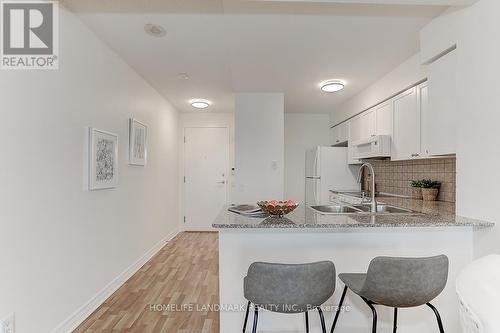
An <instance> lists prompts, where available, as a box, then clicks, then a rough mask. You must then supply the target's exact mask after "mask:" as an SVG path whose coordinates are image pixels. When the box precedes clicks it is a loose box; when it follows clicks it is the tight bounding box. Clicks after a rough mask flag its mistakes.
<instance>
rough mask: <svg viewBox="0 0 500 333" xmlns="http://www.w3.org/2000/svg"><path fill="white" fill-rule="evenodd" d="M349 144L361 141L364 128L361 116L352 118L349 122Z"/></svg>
mask: <svg viewBox="0 0 500 333" xmlns="http://www.w3.org/2000/svg"><path fill="white" fill-rule="evenodd" d="M349 125H350V126H349V127H350V131H349V143H351V142H354V141H357V140H359V139H363V134H364V126H363V115H362V114H360V115H358V116H356V117H354V118H352V119H351V120H350V122H349Z"/></svg>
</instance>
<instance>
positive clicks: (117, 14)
mask: <svg viewBox="0 0 500 333" xmlns="http://www.w3.org/2000/svg"><path fill="white" fill-rule="evenodd" d="M344 1H345V0H344ZM416 1H423V0H416ZM429 1H431V0H429ZM436 1H437V0H435V1H434V2H436ZM65 4H66V5H67V6H69V7H70V8H71V9H72V10H74V11H76V12H78V13H79V15H80V16H81V18H82V19H83V21H84V22H85V23H86V24H87V25H88V26H90V27H91V29H93V30H94V31H95V32H96V33H97V34H98V35H99V36H100V37H101V38H102V39H103V40H104V41H105V42H106V43H107V44H109V45H110V46H111V47H112V48H113V49H114V50H115V51H116V52H117V53H118V54H119V55H120V56H122V57H123V58H124V59H125V60H126V61H127V62H128V63H129V64H130V65H131V66H132V67H133V68H135V69H136V70H137V72H138V73H139V74H141V75H142V76H143V77H144V78H145V79H146V80H147V81H148V82H149V83H150V84H151V85H152V86H153V87H155V88H156V89H157V90H158V91H159V92H160V93H161V94H163V95H164V96H165V97H166V98H167V99H168V100H169V101H170V102H172V104H174V106H175V107H176V108H177V109H179V110H181V111H194V110H193V108H192V107H191V106H190V105H189V103H188V100H189V99H192V98H206V99H209V100H211V101H213V105H212V106H211V107H210V108H209V109H208V110H211V111H212V112H232V111H233V110H234V93H235V92H284V93H285V111H286V112H311V113H329V112H330V111H332V109H333V108H334V107H335V106H336V105H339V104H340V103H342V102H344V101H346V99H348V98H350V97H352V96H354V95H355V94H357V93H359V92H360V91H361V90H362V89H364V88H365V87H367V86H368V85H369V84H371V83H372V82H374V81H375V80H377V79H378V78H380V77H381V76H383V75H384V74H385V73H387V72H388V71H389V70H391V69H392V68H394V67H396V66H397V65H398V64H400V63H401V62H403V61H404V60H406V59H407V58H409V57H410V56H412V55H413V54H415V53H416V52H418V49H419V41H418V33H419V30H420V29H421V28H422V27H423V26H424V25H425V24H426V23H427V22H429V21H430V20H431V19H432V18H433V17H435V16H437V15H438V14H439V13H441V12H442V11H443V10H444V9H445V8H446V7H441V6H401V5H396V6H394V5H352V4H350V5H346V4H332V3H311V4H309V3H297V2H294V3H282V2H276V1H269V2H260V1H244V0H169V1H165V0H140V1H139V0H87V1H79V0H66V1H65ZM146 23H155V24H160V25H162V26H163V27H164V28H165V29H166V30H167V34H166V36H165V37H163V38H156V37H151V36H149V35H147V34H146V33H145V32H144V25H145V24H146ZM179 73H188V75H189V77H190V78H189V79H188V80H184V79H180V78H179V77H178V74H179ZM326 79H342V80H345V81H346V83H347V86H346V89H344V90H343V91H341V92H339V93H336V94H325V93H322V92H321V91H320V90H319V88H318V86H317V85H318V83H319V82H320V81H323V80H326ZM198 112H199V111H198ZM203 112H206V111H203Z"/></svg>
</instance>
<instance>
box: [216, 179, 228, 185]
mask: <svg viewBox="0 0 500 333" xmlns="http://www.w3.org/2000/svg"><path fill="white" fill-rule="evenodd" d="M225 183H226V181H225V180H223V181H221V182H217V184H223V185H224V184H225Z"/></svg>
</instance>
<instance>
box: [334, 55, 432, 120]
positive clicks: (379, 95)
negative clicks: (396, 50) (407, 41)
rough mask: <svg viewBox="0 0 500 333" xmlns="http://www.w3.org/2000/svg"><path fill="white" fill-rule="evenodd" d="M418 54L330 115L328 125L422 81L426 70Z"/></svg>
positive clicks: (425, 75)
mask: <svg viewBox="0 0 500 333" xmlns="http://www.w3.org/2000/svg"><path fill="white" fill-rule="evenodd" d="M420 61H421V60H420V54H416V55H414V56H413V57H411V58H409V59H408V60H406V61H405V62H404V63H402V64H401V65H399V66H398V67H396V68H395V69H394V70H392V71H391V72H389V73H388V74H387V75H385V76H384V77H382V78H381V79H380V80H378V81H376V82H375V83H373V84H372V85H370V86H369V87H368V88H366V89H365V90H363V91H362V92H360V93H359V94H358V95H356V96H354V97H353V98H351V99H349V100H348V101H347V102H345V103H344V104H342V105H341V106H339V107H337V108H335V109H334V110H333V111H332V112H331V113H330V124H331V125H332V126H333V125H336V124H338V123H340V122H342V121H344V120H346V119H348V118H350V117H352V116H354V115H356V114H358V113H360V112H362V111H364V110H367V109H369V108H371V107H372V106H374V105H376V104H378V103H380V102H382V101H384V100H385V99H388V98H389V97H391V96H393V95H396V94H397V93H399V92H401V91H403V90H405V89H406V88H408V87H411V86H413V85H415V84H416V83H418V82H419V81H422V80H424V79H425V78H426V77H427V73H426V69H425V67H424V66H421V65H420Z"/></svg>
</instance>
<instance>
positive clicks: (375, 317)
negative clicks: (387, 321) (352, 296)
mask: <svg viewBox="0 0 500 333" xmlns="http://www.w3.org/2000/svg"><path fill="white" fill-rule="evenodd" d="M361 298H362V299H363V301H365V303H366V304H367V305H368V306H369V307H370V309H371V310H372V313H373V323H372V333H377V310H376V309H375V307H374V306H373V304H374V303H373V302H371V301H369V300H367V299H366V298H364V297H361Z"/></svg>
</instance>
